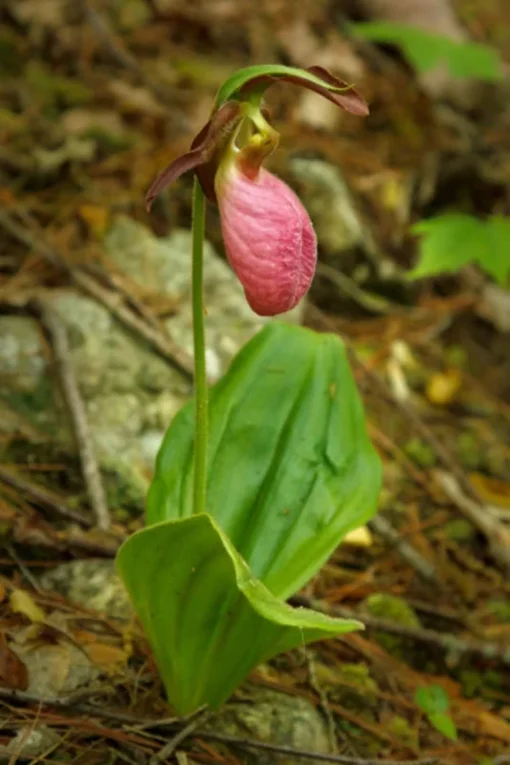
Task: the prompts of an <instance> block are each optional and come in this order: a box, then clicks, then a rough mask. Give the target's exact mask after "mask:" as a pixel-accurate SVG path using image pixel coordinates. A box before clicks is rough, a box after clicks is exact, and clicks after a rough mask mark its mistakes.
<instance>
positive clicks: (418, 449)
mask: <svg viewBox="0 0 510 765" xmlns="http://www.w3.org/2000/svg"><path fill="white" fill-rule="evenodd" d="M404 451H405V453H406V454H407V456H408V457H409V458H410V459H412V460H414V462H416V463H417V464H418V465H421V467H427V468H429V467H434V465H435V464H436V461H437V459H436V455H435V454H434V452H433V451H432V449H431V448H430V446H429V445H428V444H426V443H425V441H421V440H420V439H419V438H411V439H410V440H409V441H408V442H407V444H405V446H404Z"/></svg>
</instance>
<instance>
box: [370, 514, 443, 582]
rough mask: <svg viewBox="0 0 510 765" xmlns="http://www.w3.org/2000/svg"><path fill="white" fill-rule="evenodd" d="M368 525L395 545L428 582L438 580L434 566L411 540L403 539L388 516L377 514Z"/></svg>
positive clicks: (386, 540) (407, 561) (390, 543)
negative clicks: (388, 519) (410, 542)
mask: <svg viewBox="0 0 510 765" xmlns="http://www.w3.org/2000/svg"><path fill="white" fill-rule="evenodd" d="M368 525H369V527H370V528H371V530H372V531H374V532H375V533H376V534H379V536H380V537H382V538H383V539H384V541H385V542H387V543H388V544H389V545H391V546H392V547H394V548H395V549H396V550H397V552H398V553H400V555H401V557H402V558H403V559H404V560H405V561H406V563H409V565H410V566H412V567H413V568H414V569H415V571H417V572H418V574H419V575H420V576H421V577H423V579H426V580H427V581H428V582H437V581H438V579H437V576H436V572H435V571H434V568H433V566H432V565H431V564H430V563H429V562H428V561H427V560H425V558H424V557H423V556H422V555H420V553H419V552H418V550H416V549H415V548H414V547H413V546H412V545H410V544H409V542H407V541H406V540H405V539H402V537H401V536H400V534H399V533H398V531H397V530H396V529H394V528H393V526H392V525H391V523H389V522H388V521H387V520H386V518H383V516H382V515H376V516H375V517H374V518H372V520H371V521H369V523H368Z"/></svg>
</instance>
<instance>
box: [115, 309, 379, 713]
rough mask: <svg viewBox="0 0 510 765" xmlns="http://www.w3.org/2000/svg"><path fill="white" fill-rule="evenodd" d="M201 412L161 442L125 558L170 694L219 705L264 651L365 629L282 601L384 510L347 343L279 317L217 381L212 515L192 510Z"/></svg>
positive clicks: (183, 707)
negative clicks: (140, 521)
mask: <svg viewBox="0 0 510 765" xmlns="http://www.w3.org/2000/svg"><path fill="white" fill-rule="evenodd" d="M193 435H194V416H193V408H192V403H191V404H189V405H187V406H186V407H184V408H183V410H182V411H181V412H179V414H178V415H177V416H176V418H175V419H174V421H173V423H172V425H171V426H170V428H169V431H168V433H167V436H166V438H165V441H164V443H163V445H162V447H161V450H160V453H159V457H158V461H157V467H156V475H155V478H154V480H153V483H152V487H151V490H150V493H149V498H148V503H147V528H146V529H144V530H142V531H141V532H138V533H137V534H135V535H133V536H132V537H131V538H130V539H129V540H128V541H127V542H126V543H125V544H124V545H123V547H122V548H121V551H120V553H119V556H118V569H119V573H120V575H121V577H122V579H123V581H124V583H125V584H126V587H127V589H128V591H129V593H130V596H131V599H132V601H133V604H134V606H135V608H136V610H137V613H138V615H139V617H140V620H141V621H142V624H143V626H144V628H145V631H146V634H147V636H148V638H149V641H150V644H151V647H152V650H153V652H154V656H155V658H156V661H157V664H158V667H159V669H160V672H161V675H162V678H163V681H164V683H165V687H166V691H167V694H168V698H169V700H170V702H171V703H172V704H173V705H174V706H175V708H176V710H177V711H178V712H179V713H181V714H186V713H189V712H191V711H193V710H194V709H196V708H198V707H199V706H200V705H202V704H209V705H210V706H212V707H217V706H218V705H220V704H221V703H222V702H223V701H225V700H226V699H227V698H228V696H229V695H230V694H231V693H232V691H233V690H234V689H235V687H236V686H237V685H238V684H239V683H240V682H241V681H242V679H243V678H244V677H245V676H246V675H247V674H248V673H249V671H250V670H251V669H252V668H254V667H255V666H256V665H257V664H259V663H260V662H262V661H266V660H267V659H268V658H270V657H271V656H273V655H275V654H277V653H279V652H281V651H284V650H288V649H289V648H291V647H293V646H297V645H301V644H303V643H305V642H310V641H312V640H318V639H321V638H324V637H327V636H332V635H335V634H339V633H342V632H348V631H351V630H353V629H356V628H358V627H359V625H358V624H357V623H356V622H353V621H343V620H340V619H328V618H327V617H324V616H323V615H321V614H317V613H314V612H311V611H306V610H302V609H291V608H289V606H287V605H286V604H285V603H284V600H285V599H286V598H288V597H289V596H290V595H291V594H293V593H295V592H296V591H297V590H298V589H299V588H300V587H301V586H302V585H303V584H305V583H306V582H307V581H309V579H310V578H311V577H312V576H313V575H314V574H315V573H316V572H317V571H318V570H319V569H320V567H321V566H322V565H323V564H324V562H325V561H326V560H327V559H328V557H329V556H330V555H331V553H332V552H333V551H334V549H335V548H336V546H337V545H338V544H339V542H340V541H341V539H342V538H343V537H344V536H345V534H346V533H347V532H348V531H350V530H351V529H353V528H355V527H357V526H359V525H361V524H362V523H364V522H365V521H366V520H367V519H368V518H369V517H370V516H371V515H372V514H373V513H374V511H375V505H376V501H377V496H378V493H379V487H380V463H379V459H378V457H377V455H376V453H375V450H374V448H373V446H372V445H371V443H370V441H369V439H368V436H367V432H366V425H365V417H364V412H363V408H362V405H361V401H360V398H359V394H358V392H357V389H356V385H355V383H354V380H353V378H352V374H351V371H350V369H349V365H348V362H347V359H346V355H345V350H344V347H343V344H342V343H341V341H340V340H339V338H337V337H336V336H334V335H319V334H316V333H313V332H311V331H309V330H307V329H303V328H302V327H293V326H290V325H284V324H276V323H272V324H270V325H268V326H267V327H266V328H265V329H264V330H262V332H260V333H259V334H258V335H257V336H256V337H255V338H253V339H252V340H251V341H250V342H249V343H248V344H247V346H245V348H244V349H243V350H242V351H241V352H240V353H239V355H238V356H237V357H236V359H235V360H234V361H233V363H232V365H231V367H230V370H229V371H228V373H227V374H226V375H225V377H224V378H223V379H222V380H221V381H220V382H219V383H218V384H217V385H216V386H215V387H214V388H213V389H212V391H211V400H210V434H209V457H208V460H209V461H208V487H207V497H208V499H207V514H205V515H204V514H202V515H193V510H192V474H193V460H192V455H193Z"/></svg>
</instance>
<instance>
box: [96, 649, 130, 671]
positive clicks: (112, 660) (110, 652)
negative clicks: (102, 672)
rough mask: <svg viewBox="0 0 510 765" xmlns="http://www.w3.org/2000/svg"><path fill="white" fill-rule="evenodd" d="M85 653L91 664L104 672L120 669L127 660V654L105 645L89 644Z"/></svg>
mask: <svg viewBox="0 0 510 765" xmlns="http://www.w3.org/2000/svg"><path fill="white" fill-rule="evenodd" d="M86 651H87V655H88V657H89V659H90V660H91V662H93V663H94V664H96V666H98V667H100V668H101V669H106V670H113V669H116V668H118V667H121V666H123V665H124V664H125V663H126V661H127V659H128V657H127V654H126V653H125V651H123V650H122V649H121V648H116V647H115V646H113V645H107V644H106V643H90V645H88V646H87V647H86Z"/></svg>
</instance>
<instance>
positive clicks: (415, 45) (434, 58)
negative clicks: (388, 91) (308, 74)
mask: <svg viewBox="0 0 510 765" xmlns="http://www.w3.org/2000/svg"><path fill="white" fill-rule="evenodd" d="M349 29H350V30H351V32H352V33H353V34H354V35H355V36H356V37H362V38H363V39H365V40H370V41H372V42H376V43H386V44H389V45H397V46H398V47H399V48H400V49H401V50H402V53H403V54H404V56H405V57H406V58H407V60H408V61H409V63H410V64H411V65H412V66H413V67H414V68H415V69H416V70H417V71H418V72H420V73H424V72H427V71H428V70H429V69H432V68H433V67H434V66H436V65H438V64H441V63H445V64H446V65H447V67H448V69H449V71H450V74H451V75H452V76H454V77H459V78H475V79H479V80H487V81H494V80H500V79H501V78H502V70H501V59H500V56H499V54H498V52H497V51H496V50H494V49H493V48H491V47H489V46H488V45H483V44H481V43H475V42H457V41H456V40H451V39H450V38H449V37H443V36H442V35H437V34H434V33H432V32H426V31H424V30H423V29H419V28H417V27H413V26H410V25H408V24H398V23H393V22H389V21H369V22H364V23H359V24H350V25H349Z"/></svg>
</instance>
